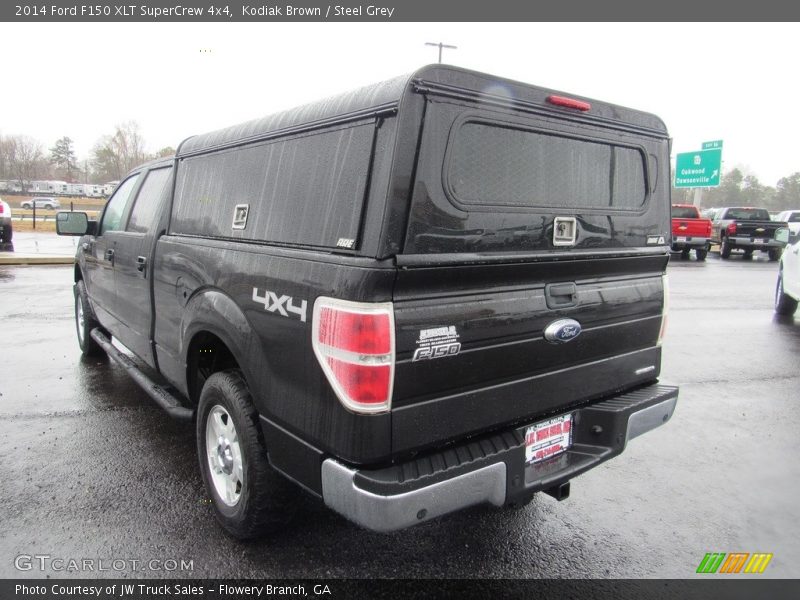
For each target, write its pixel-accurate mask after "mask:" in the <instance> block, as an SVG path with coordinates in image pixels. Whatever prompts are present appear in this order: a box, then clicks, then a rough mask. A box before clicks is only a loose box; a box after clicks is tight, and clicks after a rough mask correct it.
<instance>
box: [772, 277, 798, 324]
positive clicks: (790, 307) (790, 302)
mask: <svg viewBox="0 0 800 600" xmlns="http://www.w3.org/2000/svg"><path fill="white" fill-rule="evenodd" d="M797 304H798V303H797V300H795V299H794V298H792V297H791V296H788V295H787V294H785V293H784V291H783V270H781V272H780V273H778V284H777V285H776V286H775V312H776V313H778V314H779V315H787V316H789V315H793V314H794V313H795V312H796V311H797Z"/></svg>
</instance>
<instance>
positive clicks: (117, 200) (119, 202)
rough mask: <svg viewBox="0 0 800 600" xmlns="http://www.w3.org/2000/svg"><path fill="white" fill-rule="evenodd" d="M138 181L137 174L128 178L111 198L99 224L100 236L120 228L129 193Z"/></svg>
mask: <svg viewBox="0 0 800 600" xmlns="http://www.w3.org/2000/svg"><path fill="white" fill-rule="evenodd" d="M138 179H139V175H138V174H136V175H134V176H133V177H129V178H128V179H126V180H125V181H123V182H122V183H121V184H120V185H119V187H118V188H117V191H115V192H114V195H112V196H111V198H110V199H109V201H108V204H107V205H106V212H105V213H104V214H103V222H102V223H100V235H103V234H104V233H106V232H107V231H118V230H119V229H121V228H122V215H123V214H125V208H126V207H127V206H128V201H129V200H130V197H131V192H132V191H133V188H134V187H136V181H137V180H138Z"/></svg>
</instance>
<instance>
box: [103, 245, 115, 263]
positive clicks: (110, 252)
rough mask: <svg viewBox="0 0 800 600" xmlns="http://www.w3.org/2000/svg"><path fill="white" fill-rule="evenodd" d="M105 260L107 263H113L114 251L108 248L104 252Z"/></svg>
mask: <svg viewBox="0 0 800 600" xmlns="http://www.w3.org/2000/svg"><path fill="white" fill-rule="evenodd" d="M105 259H106V260H108V261H111V262H112V263H113V262H114V249H113V248H109V249H108V250H106V254H105Z"/></svg>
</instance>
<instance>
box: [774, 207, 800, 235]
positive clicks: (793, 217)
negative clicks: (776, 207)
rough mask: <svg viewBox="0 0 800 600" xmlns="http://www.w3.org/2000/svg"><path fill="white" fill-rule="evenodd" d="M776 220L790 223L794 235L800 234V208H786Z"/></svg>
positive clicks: (790, 229)
mask: <svg viewBox="0 0 800 600" xmlns="http://www.w3.org/2000/svg"><path fill="white" fill-rule="evenodd" d="M775 220H776V221H783V222H785V223H788V224H789V231H791V232H792V233H793V234H794V235H798V234H800V210H784V211H783V212H780V213H778V215H777V216H776V217H775Z"/></svg>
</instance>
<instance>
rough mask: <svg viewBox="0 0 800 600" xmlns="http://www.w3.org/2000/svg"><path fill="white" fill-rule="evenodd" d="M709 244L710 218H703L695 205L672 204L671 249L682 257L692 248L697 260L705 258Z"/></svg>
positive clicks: (686, 256)
mask: <svg viewBox="0 0 800 600" xmlns="http://www.w3.org/2000/svg"><path fill="white" fill-rule="evenodd" d="M710 245H711V219H704V218H703V217H701V216H700V212H699V211H698V210H697V207H696V206H693V205H691V204H673V205H672V249H673V250H674V251H675V252H680V253H681V256H682V257H683V258H688V257H689V252H690V251H691V250H694V253H695V256H697V260H705V259H706V256H707V255H708V249H709V247H710Z"/></svg>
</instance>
